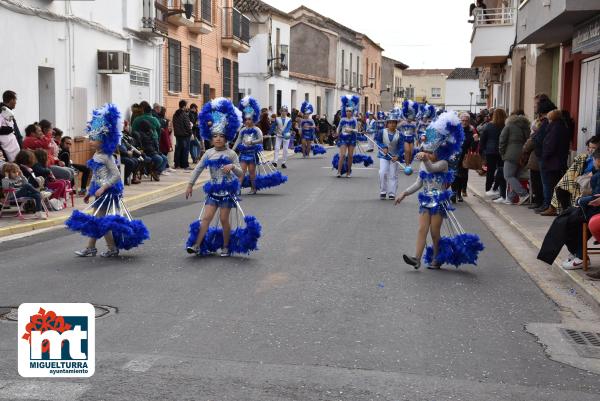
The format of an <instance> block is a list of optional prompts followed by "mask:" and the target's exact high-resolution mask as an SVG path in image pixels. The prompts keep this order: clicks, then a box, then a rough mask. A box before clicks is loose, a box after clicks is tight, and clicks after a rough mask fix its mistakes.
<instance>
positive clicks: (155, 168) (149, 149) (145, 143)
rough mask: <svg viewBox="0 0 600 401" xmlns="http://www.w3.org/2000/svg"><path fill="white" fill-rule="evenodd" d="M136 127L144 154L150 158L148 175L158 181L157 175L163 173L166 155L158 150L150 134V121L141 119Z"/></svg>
mask: <svg viewBox="0 0 600 401" xmlns="http://www.w3.org/2000/svg"><path fill="white" fill-rule="evenodd" d="M138 127H139V130H138V131H137V132H138V133H139V135H140V138H141V140H142V150H143V152H144V155H145V156H146V157H149V158H150V159H151V160H152V169H151V170H150V175H151V176H152V178H153V179H154V180H155V181H160V178H159V175H161V174H163V171H164V170H165V165H166V164H167V162H166V157H165V156H163V155H161V154H160V153H159V152H158V148H157V147H156V143H155V142H154V138H153V136H152V130H153V128H152V126H151V125H150V123H149V122H148V121H142V122H141V123H140V124H139V125H138Z"/></svg>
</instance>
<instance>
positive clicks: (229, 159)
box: [185, 98, 261, 257]
mask: <svg viewBox="0 0 600 401" xmlns="http://www.w3.org/2000/svg"><path fill="white" fill-rule="evenodd" d="M199 119H200V133H201V136H202V138H203V139H204V140H211V141H212V144H213V148H211V149H209V150H207V151H206V153H204V155H203V156H202V158H201V159H200V162H199V163H198V165H197V166H196V168H195V169H194V171H193V172H192V176H191V178H190V181H189V183H188V186H187V190H186V193H185V197H186V199H187V198H190V197H191V196H192V191H193V187H194V184H195V183H196V180H198V177H199V176H200V174H201V173H202V171H203V170H204V169H206V168H208V169H209V171H210V180H209V181H208V182H206V183H205V184H204V186H203V189H204V192H205V194H206V198H205V201H204V206H203V207H202V210H201V212H200V217H199V218H198V219H197V220H196V221H194V222H193V223H192V224H191V225H190V230H189V237H188V240H187V243H186V250H187V252H188V253H190V254H196V255H206V254H209V253H213V252H216V251H217V250H218V249H221V256H223V257H227V256H230V255H231V254H233V253H240V254H247V253H249V252H250V251H253V250H256V249H258V238H259V237H260V232H261V227H260V224H259V223H258V220H257V219H256V217H254V216H246V215H244V212H243V211H242V209H241V207H240V204H239V199H238V197H237V194H238V192H239V189H240V181H239V178H241V177H243V172H242V168H241V167H240V163H239V160H238V156H237V154H236V153H235V152H234V151H233V150H231V149H229V147H228V143H229V142H231V141H232V140H233V139H234V137H235V134H236V132H237V131H238V129H239V127H240V125H241V117H240V113H239V111H238V110H237V109H236V108H235V106H234V105H233V104H232V103H231V101H230V100H228V99H225V98H217V99H214V100H212V101H211V102H209V103H206V104H205V105H204V107H203V108H202V111H201V112H200V115H199ZM231 209H236V215H237V213H241V215H242V217H243V219H244V223H245V224H246V227H242V226H241V223H240V221H239V215H238V220H237V228H236V229H234V230H232V229H231V223H230V221H229V219H230V214H231ZM217 210H219V219H218V221H219V222H220V224H221V228H219V227H218V223H217V226H215V227H211V226H210V224H211V222H212V220H213V218H214V217H215V214H216V213H217Z"/></svg>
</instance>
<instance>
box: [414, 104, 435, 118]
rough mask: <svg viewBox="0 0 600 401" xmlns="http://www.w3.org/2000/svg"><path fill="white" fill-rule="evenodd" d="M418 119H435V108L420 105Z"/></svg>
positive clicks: (429, 105) (430, 105)
mask: <svg viewBox="0 0 600 401" xmlns="http://www.w3.org/2000/svg"><path fill="white" fill-rule="evenodd" d="M417 118H418V119H425V118H429V119H433V118H435V106H434V105H432V104H421V105H420V106H419V114H418V115H417Z"/></svg>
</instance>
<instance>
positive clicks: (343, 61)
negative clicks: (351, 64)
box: [341, 50, 346, 86]
mask: <svg viewBox="0 0 600 401" xmlns="http://www.w3.org/2000/svg"><path fill="white" fill-rule="evenodd" d="M345 59H346V56H345V53H344V51H343V50H342V76H341V79H342V86H343V85H344V83H345V81H344V67H345V66H344V64H345V63H346V60H345Z"/></svg>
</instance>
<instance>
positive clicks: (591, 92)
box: [577, 56, 600, 152]
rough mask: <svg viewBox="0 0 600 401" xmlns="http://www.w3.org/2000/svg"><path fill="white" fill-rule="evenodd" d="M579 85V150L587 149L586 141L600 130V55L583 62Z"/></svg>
mask: <svg viewBox="0 0 600 401" xmlns="http://www.w3.org/2000/svg"><path fill="white" fill-rule="evenodd" d="M579 85H580V87H579V120H578V121H579V124H578V126H579V132H578V133H577V150H578V151H580V152H583V151H584V150H585V142H586V141H587V140H588V139H589V138H591V137H592V136H594V135H596V133H597V132H600V118H599V117H598V110H599V106H600V97H599V92H598V87H599V86H600V56H596V57H593V58H590V59H587V60H584V61H583V62H582V63H581V82H580V84H579Z"/></svg>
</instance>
